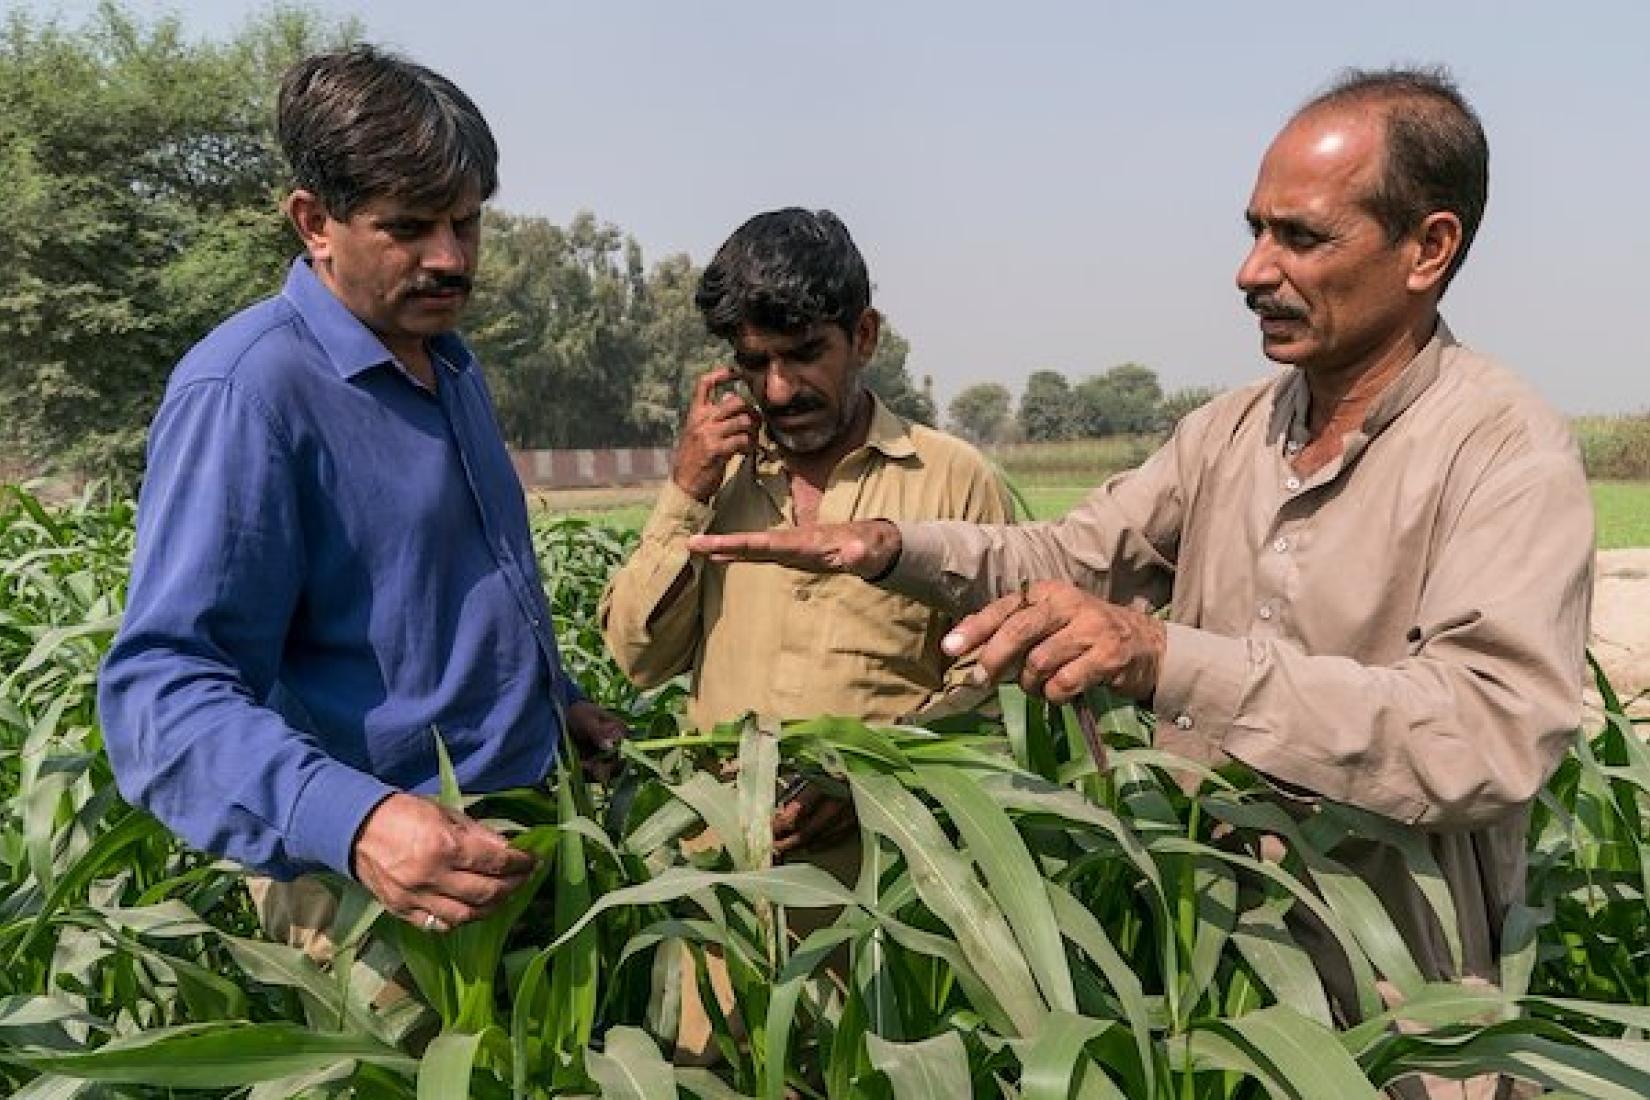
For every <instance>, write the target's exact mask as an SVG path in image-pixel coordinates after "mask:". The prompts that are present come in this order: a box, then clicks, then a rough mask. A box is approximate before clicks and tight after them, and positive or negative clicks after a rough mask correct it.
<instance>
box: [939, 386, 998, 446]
mask: <svg viewBox="0 0 1650 1100" xmlns="http://www.w3.org/2000/svg"><path fill="white" fill-rule="evenodd" d="M1012 401H1013V398H1012V397H1011V396H1010V395H1009V392H1008V389H1007V388H1006V387H1004V386H1000V385H998V384H997V383H995V382H981V383H979V384H978V385H973V386H969V387H968V388H967V389H965V390H963V391H962V392H961V393H959V394H957V396H956V397H953V398H952V399H951V404H950V405H948V406H946V413H947V414H948V415H949V416H950V418H951V427H952V429H953V430H954V431H956V433H957V434H958V435H960V436H962V437H963V438H964V439H969V440H972V441H973V442H975V443H995V442H996V441H997V440H998V439H999V438H1001V436H1002V434H1003V429H1004V428H1006V427H1008V425H1009V415H1008V410H1009V406H1010V404H1011V403H1012Z"/></svg>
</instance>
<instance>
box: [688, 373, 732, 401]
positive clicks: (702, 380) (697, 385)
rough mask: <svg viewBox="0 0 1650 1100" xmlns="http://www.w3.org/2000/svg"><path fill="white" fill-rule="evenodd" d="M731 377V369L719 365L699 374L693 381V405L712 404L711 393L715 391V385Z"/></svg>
mask: <svg viewBox="0 0 1650 1100" xmlns="http://www.w3.org/2000/svg"><path fill="white" fill-rule="evenodd" d="M732 377H733V371H731V370H729V369H728V368H727V367H721V366H717V367H712V368H711V369H710V370H708V371H706V372H705V373H704V374H701V375H700V376H699V378H698V380H697V381H695V382H694V383H693V406H694V407H703V406H706V405H711V404H714V402H713V401H712V400H711V394H712V393H713V392H714V391H715V389H716V387H717V386H719V385H721V384H722V383H723V382H726V381H727V380H728V379H730V378H732Z"/></svg>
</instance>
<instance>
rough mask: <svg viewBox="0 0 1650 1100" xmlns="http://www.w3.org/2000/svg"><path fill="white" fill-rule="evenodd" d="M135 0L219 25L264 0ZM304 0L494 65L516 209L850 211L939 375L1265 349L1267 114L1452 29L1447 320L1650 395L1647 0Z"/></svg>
mask: <svg viewBox="0 0 1650 1100" xmlns="http://www.w3.org/2000/svg"><path fill="white" fill-rule="evenodd" d="M0 6H16V2H15V0H0ZM27 6H29V7H31V8H32V9H34V10H35V11H36V12H49V11H52V10H59V11H62V12H64V13H65V14H66V15H67V16H68V17H69V18H70V19H72V20H73V19H78V18H79V17H80V16H81V14H83V13H84V12H85V11H87V10H88V9H89V8H90V7H91V6H92V5H91V4H90V3H89V2H81V0H76V2H66V3H61V4H53V3H51V2H50V0H27ZM133 6H134V7H136V8H138V9H139V10H143V11H149V12H155V13H161V12H174V13H176V14H178V15H179V16H180V17H181V18H182V19H183V20H184V22H185V24H186V26H187V27H188V28H189V29H190V30H191V31H193V32H196V33H198V34H200V35H202V36H214V37H216V36H222V35H225V34H227V33H229V32H231V31H233V30H234V29H236V28H238V27H239V26H240V25H242V23H243V22H244V21H245V20H246V19H247V18H248V16H249V14H250V13H253V12H256V11H258V10H260V9H261V8H262V7H263V5H260V4H255V3H251V2H248V0H177V2H172V3H140V4H136V5H133ZM313 6H315V7H317V8H319V9H320V10H322V11H325V12H328V13H334V14H339V15H354V16H357V17H359V18H360V20H361V21H362V22H363V23H364V24H365V26H366V28H367V31H368V35H369V37H370V38H371V39H373V40H374V41H377V42H381V43H386V44H390V45H393V46H395V47H398V48H400V49H402V50H404V51H406V52H408V53H410V54H411V55H413V56H414V57H415V58H416V59H418V60H420V61H422V62H424V63H426V64H428V65H430V66H432V67H433V68H436V69H438V70H440V71H442V72H444V73H445V74H447V75H448V76H450V77H452V78H453V79H454V80H455V81H457V82H458V83H459V84H460V85H461V86H463V87H464V88H465V89H466V90H467V91H468V92H470V94H471V95H472V96H474V98H475V99H476V101H477V102H478V103H479V104H480V105H481V107H482V110H483V111H484V112H485V113H486V114H487V116H488V118H489V120H490V121H491V123H492V125H493V128H494V130H495V132H496V133H497V135H498V138H499V142H500V145H501V147H502V151H503V164H502V176H503V185H502V188H501V190H500V194H499V196H498V199H497V202H498V205H500V206H501V207H503V208H505V209H508V210H512V211H516V212H522V213H535V214H543V215H545V216H547V217H549V218H551V219H553V220H556V221H566V220H567V219H568V218H569V217H571V216H572V215H573V214H574V213H575V212H577V211H579V210H591V211H594V212H595V213H596V214H597V215H598V216H599V217H601V218H603V219H604V220H608V221H612V222H616V223H617V224H618V225H620V226H621V227H623V228H624V229H625V230H626V231H628V232H629V233H631V234H633V235H634V236H635V237H636V238H637V240H638V241H639V242H640V243H641V244H642V247H643V249H644V251H645V253H646V255H647V256H648V258H649V259H650V260H653V259H657V258H659V257H660V256H663V255H665V254H666V253H669V252H675V251H686V252H688V253H690V254H691V255H692V256H693V257H694V258H695V259H696V260H697V261H698V262H700V263H703V262H704V261H705V260H706V259H707V258H708V256H709V255H710V254H711V252H713V251H714V249H715V248H716V246H717V244H719V243H720V242H721V240H722V239H723V238H724V237H725V236H726V235H727V234H728V233H729V232H730V231H731V230H732V229H733V228H734V227H735V226H736V225H737V224H738V223H739V222H740V221H742V220H743V219H744V218H745V217H747V216H749V215H750V214H752V213H755V212H756V211H759V210H763V209H768V208H771V207H775V206H783V205H790V204H800V205H806V206H815V207H817V206H825V207H829V208H831V209H833V210H835V211H837V213H839V214H840V215H841V216H842V217H843V219H844V220H845V221H846V222H847V223H848V226H849V228H850V229H851V230H852V231H853V233H854V236H855V238H856V240H858V242H859V244H860V247H861V249H862V250H863V251H864V253H865V256H866V259H867V260H868V261H869V263H870V265H871V274H872V278H873V279H874V280H875V282H876V286H877V294H876V298H877V304H878V305H879V306H880V307H881V308H882V309H883V310H884V311H885V312H886V313H887V314H888V315H889V316H890V317H891V319H892V320H893V322H894V324H895V325H896V326H897V327H898V328H899V329H900V330H901V331H902V332H904V333H905V334H906V335H907V336H908V337H909V338H910V339H911V342H912V345H913V351H912V358H911V368H912V372H913V373H914V374H915V375H917V376H918V377H920V376H922V375H924V374H932V375H933V377H934V380H935V385H936V388H937V390H938V395H939V397H940V398H941V401H942V403H943V402H944V401H945V400H948V399H949V398H950V396H951V395H953V394H955V393H956V391H957V390H958V389H960V388H961V387H962V386H964V385H967V384H968V383H971V382H976V381H985V380H995V381H999V382H1002V383H1004V384H1006V385H1008V386H1009V388H1010V389H1012V390H1015V391H1016V393H1017V392H1018V390H1019V388H1020V386H1021V383H1022V382H1023V380H1024V378H1025V376H1026V375H1027V374H1028V373H1030V372H1031V371H1032V370H1036V369H1039V368H1043V367H1052V368H1054V369H1057V370H1060V371H1062V372H1064V373H1065V374H1066V375H1067V376H1068V377H1071V378H1072V379H1073V380H1076V379H1078V378H1081V377H1085V376H1087V375H1089V374H1095V373H1099V372H1101V371H1103V370H1105V369H1106V368H1108V367H1110V366H1112V365H1115V364H1117V363H1119V362H1123V361H1126V360H1135V361H1138V362H1142V363H1145V364H1147V365H1149V366H1151V367H1153V368H1154V369H1156V370H1157V371H1158V373H1159V375H1160V376H1161V377H1162V378H1163V380H1164V382H1165V385H1166V386H1168V387H1169V388H1173V387H1176V386H1180V385H1191V384H1219V385H1230V384H1233V383H1236V382H1239V381H1242V380H1244V379H1247V378H1250V377H1254V376H1255V375H1257V374H1259V373H1262V372H1265V371H1266V370H1268V369H1270V368H1269V365H1268V364H1267V363H1266V361H1265V360H1264V359H1263V358H1262V357H1261V355H1260V353H1259V350H1258V337H1257V335H1256V332H1255V328H1254V324H1253V322H1252V319H1251V318H1250V317H1249V315H1248V314H1247V313H1246V312H1245V310H1244V309H1243V307H1242V303H1241V301H1240V299H1239V296H1238V295H1237V293H1236V292H1235V290H1234V289H1233V285H1232V278H1233V274H1234V272H1235V271H1236V268H1237V265H1238V262H1239V260H1240V259H1241V257H1242V255H1243V252H1244V249H1245V247H1246V244H1247V234H1246V231H1245V229H1244V227H1243V224H1242V220H1241V213H1242V210H1243V206H1244V202H1245V200H1246V199H1247V197H1248V194H1249V190H1250V188H1251V186H1252V184H1253V181H1254V170H1255V167H1256V165H1257V164H1258V162H1259V159H1260V155H1261V153H1262V151H1263V150H1264V149H1265V147H1266V144H1267V142H1268V141H1269V140H1270V139H1271V137H1272V135H1273V134H1274V133H1275V131H1276V130H1277V128H1278V126H1279V125H1280V124H1281V123H1282V122H1283V121H1284V120H1285V118H1286V117H1287V116H1288V115H1289V113H1290V112H1291V111H1292V109H1293V108H1294V107H1295V106H1296V105H1297V104H1298V103H1299V102H1300V101H1301V100H1302V99H1303V98H1304V97H1306V96H1307V95H1309V94H1310V93H1311V92H1313V91H1314V90H1315V89H1317V88H1318V87H1320V86H1321V85H1322V84H1323V83H1324V82H1325V81H1326V80H1327V79H1328V78H1329V77H1330V76H1331V75H1332V74H1333V73H1334V72H1335V71H1336V70H1337V69H1339V68H1341V67H1343V66H1346V65H1384V64H1388V63H1391V62H1395V61H1427V62H1442V63H1445V64H1447V65H1449V66H1450V68H1451V69H1452V70H1453V71H1454V73H1455V74H1456V76H1457V78H1458V79H1459V80H1460V82H1461V83H1462V85H1463V87H1464V89H1465V91H1466V92H1467V94H1468V96H1469V97H1470V98H1471V99H1472V101H1473V102H1474V103H1475V105H1476V106H1477V108H1478V110H1479V112H1480V114H1481V115H1482V116H1483V119H1484V123H1485V126H1486V128H1487V130H1488V132H1489V136H1490V148H1491V185H1490V205H1489V212H1488V215H1487V217H1486V220H1485V224H1484V227H1483V229H1482V230H1481V232H1480V235H1479V238H1478V242H1477V244H1476V245H1475V247H1474V249H1473V254H1472V256H1471V258H1470V259H1469V261H1468V263H1467V266H1466V268H1465V270H1464V271H1463V273H1462V274H1461V276H1460V277H1459V278H1458V279H1457V281H1456V283H1455V286H1454V287H1453V288H1452V289H1451V291H1450V294H1449V297H1448V298H1446V299H1445V302H1444V307H1445V315H1446V316H1447V317H1448V319H1449V321H1450V323H1451V325H1452V327H1453V328H1454V329H1455V331H1456V333H1457V335H1458V336H1460V337H1461V338H1462V339H1463V340H1465V341H1466V342H1468V343H1470V344H1473V345H1475V346H1477V347H1479V348H1481V349H1483V350H1485V351H1489V352H1491V353H1493V354H1496V355H1499V356H1502V357H1503V358H1505V359H1506V360H1507V361H1509V362H1510V363H1511V364H1512V365H1513V366H1514V367H1515V368H1516V369H1518V370H1520V371H1521V372H1523V373H1524V374H1525V375H1526V377H1528V378H1530V379H1531V380H1532V381H1533V382H1534V383H1535V384H1536V386H1537V387H1538V388H1539V389H1541V390H1542V391H1543V392H1544V393H1545V394H1546V395H1547V396H1548V397H1549V398H1550V399H1552V400H1553V401H1554V402H1556V403H1557V404H1558V405H1559V406H1561V407H1562V408H1564V409H1566V410H1567V411H1570V412H1577V413H1580V412H1615V411H1638V410H1650V336H1647V335H1646V331H1645V327H1644V326H1645V324H1646V315H1647V313H1650V310H1647V309H1646V302H1647V299H1650V272H1647V266H1650V211H1647V205H1646V195H1647V193H1650V3H1646V2H1644V0H1618V2H1609V3H1586V2H1576V3H1571V4H1556V3H1552V2H1550V0H1549V2H1545V3H1525V2H1519V3H1512V2H1489V0H1484V2H1479V3H1468V2H1457V3H1452V2H1446V0H1424V2H1407V3H1394V2H1388V3H1378V4H1377V3H1360V4H1352V3H1332V2H1329V0H1319V2H1317V3H1310V4H1305V3H1293V2H1288V0H1273V2H1270V3H1264V4H1256V3H1247V4H1237V3H1213V2H1210V3H1204V4H1196V3H1189V2H1156V3H1135V4H1121V3H1113V4H1106V3H1096V2H1090V3H1075V2H1074V3H1066V4H1055V3H1046V4H1045V3H1032V2H1021V3H1009V2H1006V0H1000V2H997V3H975V2H951V3H938V2H936V3H901V2H898V0H885V2H884V3H871V2H859V0H816V2H814V3H809V4H799V3H785V2H781V0H767V2H760V0H740V2H714V0H700V2H681V0H673V2H667V0H659V2H656V3H632V2H625V0H591V2H587V3H580V4H570V3H554V2H541V3H525V2H512V3H506V2H493V3H487V2H476V3H468V4H460V3H452V2H450V0H449V2H434V0H329V2H326V3H321V4H317V5H313Z"/></svg>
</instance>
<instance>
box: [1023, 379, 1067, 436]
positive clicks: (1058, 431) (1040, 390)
mask: <svg viewBox="0 0 1650 1100" xmlns="http://www.w3.org/2000/svg"><path fill="white" fill-rule="evenodd" d="M1075 413H1076V405H1075V399H1074V398H1073V397H1072V393H1071V383H1069V382H1067V381H1066V376H1065V375H1063V374H1061V373H1060V372H1059V371H1054V370H1040V371H1033V372H1032V374H1031V377H1030V378H1027V379H1026V390H1025V393H1024V394H1023V395H1022V396H1021V397H1020V414H1019V420H1020V433H1021V434H1022V435H1024V436H1025V438H1026V440H1027V441H1028V442H1031V443H1053V442H1057V441H1059V440H1063V439H1075V438H1076V437H1077V434H1078V424H1077V417H1076V415H1075Z"/></svg>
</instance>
